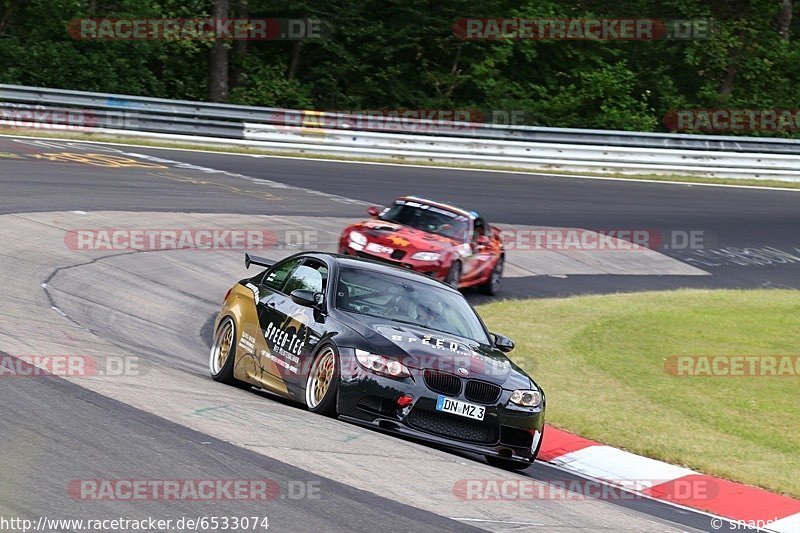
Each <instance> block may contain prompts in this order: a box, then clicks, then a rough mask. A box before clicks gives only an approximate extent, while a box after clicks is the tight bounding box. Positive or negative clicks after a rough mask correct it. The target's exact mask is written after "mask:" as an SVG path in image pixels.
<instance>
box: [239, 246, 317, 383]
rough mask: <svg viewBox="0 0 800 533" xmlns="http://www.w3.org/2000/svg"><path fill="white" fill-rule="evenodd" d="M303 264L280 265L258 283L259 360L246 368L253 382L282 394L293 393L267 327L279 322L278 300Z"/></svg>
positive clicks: (267, 272) (287, 262)
mask: <svg viewBox="0 0 800 533" xmlns="http://www.w3.org/2000/svg"><path fill="white" fill-rule="evenodd" d="M302 262H303V258H295V259H290V260H288V261H282V262H279V263H277V264H276V265H275V266H273V267H272V268H270V269H269V270H267V271H265V272H264V275H263V277H262V279H261V281H260V282H259V283H258V300H257V302H256V308H257V312H258V323H259V328H260V334H261V339H259V340H258V342H257V343H256V344H257V346H258V350H257V353H256V354H255V361H254V362H252V363H248V364H247V367H246V368H245V373H246V374H247V376H248V378H250V381H251V382H253V383H255V384H256V385H258V386H260V387H263V388H265V389H267V390H271V391H273V392H277V393H279V394H282V395H290V393H289V391H288V389H287V384H286V381H285V380H284V377H283V372H281V363H280V362H279V361H280V360H279V359H278V357H276V356H275V354H274V353H273V351H272V349H271V348H270V344H269V342H268V341H267V334H268V329H267V328H269V325H270V324H271V323H273V322H274V321H275V319H274V317H273V308H274V303H275V299H276V297H277V296H278V295H279V294H280V291H281V289H282V288H283V285H284V284H285V283H286V280H287V279H288V278H289V275H290V274H291V273H292V272H294V270H295V269H296V268H297V267H298V266H300V264H301V263H302Z"/></svg>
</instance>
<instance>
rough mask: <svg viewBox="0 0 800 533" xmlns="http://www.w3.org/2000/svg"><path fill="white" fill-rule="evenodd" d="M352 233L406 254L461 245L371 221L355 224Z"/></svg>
mask: <svg viewBox="0 0 800 533" xmlns="http://www.w3.org/2000/svg"><path fill="white" fill-rule="evenodd" d="M349 230H350V231H358V232H360V233H362V234H364V236H366V237H367V239H368V240H369V241H370V242H374V243H377V244H380V245H383V246H388V247H390V248H392V249H395V250H404V251H406V252H410V253H415V252H420V251H422V252H429V251H433V252H440V251H442V250H445V249H447V248H452V247H454V246H458V245H459V244H460V243H459V242H458V241H457V240H455V239H451V238H449V237H444V236H442V235H436V234H435V233H428V232H425V231H422V230H419V229H416V228H412V227H410V226H404V225H402V224H396V223H394V222H385V221H383V220H377V219H371V220H365V221H363V222H359V223H358V224H354V225H353V226H351V227H350V228H349Z"/></svg>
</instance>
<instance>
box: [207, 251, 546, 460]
mask: <svg viewBox="0 0 800 533" xmlns="http://www.w3.org/2000/svg"><path fill="white" fill-rule="evenodd" d="M245 262H246V264H247V266H248V267H249V266H250V265H251V264H254V265H259V266H262V267H266V269H265V270H263V271H261V272H259V273H258V274H256V275H255V276H253V277H251V278H247V279H243V280H241V281H240V282H238V283H237V284H236V285H234V286H233V287H232V288H231V289H230V290H229V291H228V294H227V295H226V296H225V301H224V303H223V306H222V309H221V310H220V312H219V315H218V316H217V319H216V322H215V325H214V332H215V333H214V340H213V343H212V347H211V353H210V357H209V371H210V373H211V376H212V378H213V379H215V380H217V381H220V382H223V383H227V384H231V385H235V386H241V387H244V388H248V387H250V386H255V387H258V388H262V389H265V390H268V391H270V392H272V393H276V394H279V395H281V396H283V397H286V398H289V399H292V400H295V401H298V402H300V403H302V404H304V405H305V406H306V407H307V408H308V409H309V410H310V411H313V412H316V413H320V414H325V415H331V416H338V417H339V418H341V419H344V420H347V421H350V422H353V423H357V424H362V425H366V426H372V427H377V428H380V429H382V430H384V431H387V432H392V433H397V434H402V435H406V436H408V437H411V438H415V439H420V440H424V441H428V442H432V443H436V444H439V445H443V446H446V447H450V448H456V449H461V450H466V451H470V452H474V453H479V454H482V455H485V456H486V458H487V460H488V461H489V462H490V463H491V464H494V465H497V466H501V467H504V468H512V469H521V468H526V467H528V466H530V464H531V463H532V462H533V460H534V459H535V458H536V455H537V453H538V451H539V447H540V445H541V442H542V433H543V430H544V410H545V397H544V393H543V391H542V390H541V388H540V387H539V386H538V385H537V384H536V383H534V381H533V380H532V379H531V378H530V377H529V376H528V375H527V374H526V373H525V372H524V371H523V370H522V369H520V368H519V367H517V366H516V365H515V364H514V363H513V362H512V361H511V360H510V359H509V358H508V357H507V356H506V355H505V353H504V352H509V351H511V350H512V349H513V347H514V344H513V343H512V342H511V340H509V339H507V338H506V337H503V336H502V335H499V334H496V333H489V332H488V331H487V329H486V327H485V325H484V324H483V322H482V321H481V319H480V317H479V316H478V315H477V313H476V312H475V310H474V309H473V308H472V307H471V306H470V305H469V303H468V302H467V301H466V300H465V299H464V297H463V296H462V295H461V294H460V293H459V292H458V291H456V290H455V289H452V288H450V287H449V286H447V285H445V284H443V283H441V282H439V281H436V280H433V279H431V278H429V277H426V276H423V275H421V274H416V273H414V272H411V271H407V270H403V269H401V268H397V267H393V266H390V265H386V264H383V263H377V262H373V261H370V260H365V259H357V258H353V257H349V256H343V255H336V254H328V253H315V252H310V253H309V252H305V253H300V254H297V255H293V256H291V257H288V258H286V259H284V260H282V261H280V262H277V263H274V264H273V262H272V261H269V260H266V259H262V258H255V257H250V256H249V255H248V256H245Z"/></svg>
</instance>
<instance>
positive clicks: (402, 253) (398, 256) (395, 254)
mask: <svg viewBox="0 0 800 533" xmlns="http://www.w3.org/2000/svg"><path fill="white" fill-rule="evenodd" d="M405 256H406V252H405V251H404V250H395V251H394V252H392V255H391V257H392V259H397V260H398V261H399V260H401V259H402V258H404V257H405Z"/></svg>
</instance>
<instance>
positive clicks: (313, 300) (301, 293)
mask: <svg viewBox="0 0 800 533" xmlns="http://www.w3.org/2000/svg"><path fill="white" fill-rule="evenodd" d="M289 296H290V297H291V299H292V301H293V302H294V303H296V304H297V305H302V306H303V307H317V306H318V305H319V304H321V303H322V293H321V292H314V291H309V290H306V289H295V290H293V291H292V294H290V295H289Z"/></svg>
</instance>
